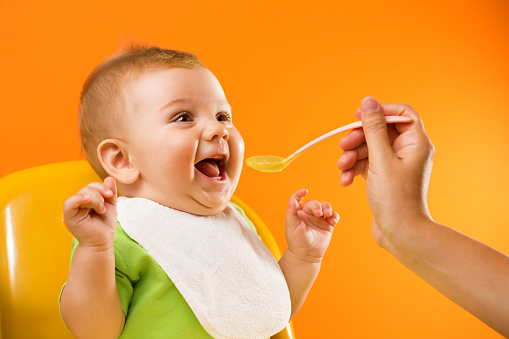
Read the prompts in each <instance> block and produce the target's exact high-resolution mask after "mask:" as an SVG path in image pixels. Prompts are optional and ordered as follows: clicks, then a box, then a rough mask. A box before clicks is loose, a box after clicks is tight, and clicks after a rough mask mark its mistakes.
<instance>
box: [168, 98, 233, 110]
mask: <svg viewBox="0 0 509 339" xmlns="http://www.w3.org/2000/svg"><path fill="white" fill-rule="evenodd" d="M192 101H193V100H192V99H186V98H179V99H175V100H171V101H170V102H168V103H167V104H165V105H163V106H162V107H161V108H159V112H160V111H164V110H165V109H167V108H169V107H171V106H173V105H177V104H182V103H189V102H192ZM218 106H226V107H227V109H228V110H229V111H231V109H232V107H231V106H230V104H229V103H228V101H226V100H218Z"/></svg>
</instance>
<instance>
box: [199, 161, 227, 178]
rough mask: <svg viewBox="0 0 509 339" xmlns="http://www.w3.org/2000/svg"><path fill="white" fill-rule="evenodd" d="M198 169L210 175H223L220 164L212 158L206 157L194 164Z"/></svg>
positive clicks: (213, 176) (212, 176)
mask: <svg viewBox="0 0 509 339" xmlns="http://www.w3.org/2000/svg"><path fill="white" fill-rule="evenodd" d="M194 167H196V169H197V170H198V171H200V172H202V173H203V174H205V175H206V176H208V177H211V178H215V177H218V176H220V175H221V171H220V170H219V166H217V163H216V162H215V161H214V160H212V159H205V160H202V161H200V162H199V163H197V164H196V165H194Z"/></svg>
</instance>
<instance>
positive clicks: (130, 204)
mask: <svg viewBox="0 0 509 339" xmlns="http://www.w3.org/2000/svg"><path fill="white" fill-rule="evenodd" d="M118 221H119V222H120V225H121V226H122V228H123V230H124V231H125V232H126V233H127V234H128V235H129V236H130V237H131V238H132V239H133V240H135V241H136V242H137V243H139V244H140V245H141V246H142V247H143V248H144V249H145V250H146V251H147V252H148V253H149V254H150V255H151V256H152V257H153V258H154V260H155V261H156V262H157V263H158V264H159V265H160V266H161V268H162V269H163V270H164V271H165V272H166V274H167V275H168V277H169V278H170V279H171V280H172V281H173V283H174V284H175V286H176V287H177V289H178V290H179V292H180V293H181V294H182V296H183V297H184V299H185V300H186V301H187V303H188V304H189V306H190V307H191V309H192V310H193V312H194V314H195V315H196V317H197V318H198V320H199V321H200V323H201V325H202V326H203V327H204V328H205V330H206V331H207V332H208V333H209V334H210V335H211V336H212V337H214V338H218V339H233V338H250V339H256V338H260V339H262V338H268V337H270V336H271V335H274V334H276V333H278V332H279V331H281V330H282V329H283V328H285V326H286V325H287V323H288V321H289V319H290V313H291V304H290V293H289V291H288V285H287V284H286V280H285V278H284V276H283V273H282V272H281V269H280V267H279V265H278V263H277V262H276V260H275V258H274V257H273V255H272V254H271V253H270V251H269V249H268V248H267V247H266V246H265V245H264V244H263V243H262V241H261V240H260V238H259V237H258V236H257V235H256V234H255V232H253V230H252V229H251V227H249V225H248V224H247V222H246V221H245V220H244V218H243V217H242V216H241V215H240V214H239V213H238V211H236V210H235V208H234V207H232V206H231V205H228V207H227V208H226V209H225V210H224V211H223V212H221V213H219V214H217V215H214V216H198V215H193V214H189V213H185V212H181V211H177V210H174V209H172V208H168V207H166V206H162V205H160V204H158V203H156V202H153V201H151V200H147V199H143V198H126V197H119V199H118Z"/></svg>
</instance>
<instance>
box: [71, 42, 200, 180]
mask: <svg viewBox="0 0 509 339" xmlns="http://www.w3.org/2000/svg"><path fill="white" fill-rule="evenodd" d="M199 67H204V66H203V64H202V63H201V62H200V61H199V60H198V57H197V56H196V55H194V54H191V53H186V52H182V51H176V50H171V49H162V48H159V47H154V46H152V47H147V46H141V45H132V46H130V47H128V48H125V49H122V50H121V51H120V52H118V53H117V54H114V55H112V56H111V57H109V58H108V59H106V60H105V61H103V62H102V63H100V64H99V65H98V66H97V67H96V68H95V69H94V70H93V71H92V72H91V73H90V75H89V76H88V78H87V80H86V81H85V84H84V85H83V91H82V92H81V98H80V107H79V126H80V136H81V147H82V149H83V151H84V153H85V156H86V157H87V160H88V162H89V163H90V165H92V168H93V169H94V171H95V172H96V173H97V174H98V175H99V177H101V179H104V178H106V177H107V176H108V174H107V173H106V171H105V170H104V169H103V167H102V165H101V163H100V162H99V159H98V156H97V147H98V146H99V144H100V143H101V142H102V141H103V140H105V139H110V138H113V139H122V138H123V137H124V126H125V124H124V121H125V118H126V113H132V112H129V108H130V106H131V105H130V102H131V100H129V98H128V96H129V95H128V91H127V89H128V87H129V85H130V84H132V83H133V81H135V80H137V79H139V78H140V77H141V76H142V75H143V74H145V73H146V72H148V71H154V70H164V69H170V68H189V69H196V68H199Z"/></svg>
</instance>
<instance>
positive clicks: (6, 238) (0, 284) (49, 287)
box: [0, 161, 294, 339]
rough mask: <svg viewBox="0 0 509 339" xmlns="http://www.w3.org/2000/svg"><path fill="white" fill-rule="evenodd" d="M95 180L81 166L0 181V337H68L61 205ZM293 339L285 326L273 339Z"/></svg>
mask: <svg viewBox="0 0 509 339" xmlns="http://www.w3.org/2000/svg"><path fill="white" fill-rule="evenodd" d="M98 180H99V178H98V177H97V175H96V174H95V173H94V171H93V170H92V168H91V167H90V165H89V164H88V163H87V162H86V161H71V162H62V163H56V164H51V165H44V166H39V167H34V168H30V169H27V170H23V171H20V172H16V173H14V174H11V175H8V176H6V177H4V178H2V179H0V259H1V263H2V264H1V266H0V333H1V336H0V338H5V339H7V338H8V339H18V338H19V339H21V338H23V339H25V338H52V339H54V338H73V336H72V335H71V333H70V332H69V331H68V330H67V329H66V328H65V327H64V325H63V323H62V320H61V318H60V312H59V309H58V295H59V292H60V288H61V287H62V284H63V282H64V281H65V280H66V278H67V274H68V271H69V254H70V245H71V239H72V235H71V234H70V232H69V231H68V230H67V229H66V228H65V226H64V223H63V215H62V206H63V203H64V201H65V200H66V199H67V198H68V197H69V196H71V195H72V194H75V193H76V192H77V191H78V190H79V189H80V188H82V187H83V186H85V185H86V184H88V183H90V182H92V181H98ZM232 201H233V202H235V203H236V204H238V205H239V206H240V207H242V208H243V209H244V211H245V212H246V215H247V216H248V217H249V218H250V219H251V220H252V221H253V223H254V224H255V226H256V228H257V231H258V234H259V235H260V237H261V238H262V240H263V241H264V243H265V244H266V245H267V247H268V248H269V249H270V250H271V252H272V253H273V254H274V256H275V257H276V259H279V258H280V257H281V253H280V251H279V248H278V246H277V244H276V242H275V240H274V238H273V237H272V234H271V233H270V231H269V230H268V228H267V227H266V226H265V224H264V223H263V222H262V221H261V219H260V218H259V217H258V216H257V215H256V213H254V212H253V211H252V210H251V209H250V208H249V207H248V206H247V205H246V204H245V203H243V202H242V201H241V200H240V199H238V198H237V197H233V199H232ZM293 337H294V336H293V328H292V325H291V324H289V325H288V326H287V328H286V329H285V330H283V331H282V332H280V333H279V334H277V335H276V336H274V337H273V338H278V339H283V338H293Z"/></svg>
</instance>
